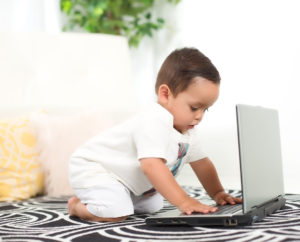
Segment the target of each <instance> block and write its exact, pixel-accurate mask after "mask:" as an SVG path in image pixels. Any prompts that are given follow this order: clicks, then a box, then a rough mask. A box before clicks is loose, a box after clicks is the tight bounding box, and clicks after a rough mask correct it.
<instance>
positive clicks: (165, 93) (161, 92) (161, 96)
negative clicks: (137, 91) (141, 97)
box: [157, 84, 172, 104]
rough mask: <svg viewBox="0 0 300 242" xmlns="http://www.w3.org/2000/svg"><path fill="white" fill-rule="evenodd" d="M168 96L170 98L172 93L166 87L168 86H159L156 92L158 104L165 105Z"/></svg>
mask: <svg viewBox="0 0 300 242" xmlns="http://www.w3.org/2000/svg"><path fill="white" fill-rule="evenodd" d="M170 96H172V92H171V90H170V88H169V87H168V85H166V84H162V85H160V86H159V88H158V91H157V98H158V102H159V103H161V104H166V103H168V101H169V99H170Z"/></svg>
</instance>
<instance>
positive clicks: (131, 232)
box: [0, 187, 300, 242]
mask: <svg viewBox="0 0 300 242" xmlns="http://www.w3.org/2000/svg"><path fill="white" fill-rule="evenodd" d="M184 189H185V190H186V191H187V192H188V193H189V194H190V195H191V196H193V197H195V198H197V199H200V200H202V201H205V200H207V199H208V198H207V195H206V194H205V192H204V191H203V190H202V189H198V188H192V187H185V188H184ZM227 192H229V193H231V194H233V195H235V196H237V195H240V193H239V191H232V190H228V191H227ZM286 198H287V204H286V207H285V208H284V209H283V210H280V211H278V212H277V213H275V214H273V215H272V216H269V217H267V218H265V219H264V220H263V221H261V222H259V223H255V224H253V225H252V226H244V227H235V228H223V227H189V226H169V227H168V226H165V227H150V226H147V225H146V224H145V222H144V219H145V218H146V217H147V216H149V215H147V214H142V215H134V216H130V217H129V218H128V219H127V220H126V221H124V222H122V223H95V222H86V221H82V220H80V219H78V218H75V217H70V216H69V215H68V213H67V206H66V202H67V198H49V197H39V198H34V199H30V200H27V201H23V202H16V203H0V238H1V239H2V242H5V241H10V242H12V241H22V242H26V241H49V242H50V241H85V242H92V241H108V242H110V241H176V240H177V241H300V195H287V196H286ZM168 209H171V206H170V205H169V204H168V203H167V202H165V206H164V209H163V210H162V211H166V210H168ZM1 239H0V241H1Z"/></svg>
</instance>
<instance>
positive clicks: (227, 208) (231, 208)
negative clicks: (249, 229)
mask: <svg viewBox="0 0 300 242" xmlns="http://www.w3.org/2000/svg"><path fill="white" fill-rule="evenodd" d="M217 207H218V211H216V212H214V213H212V214H232V213H235V212H238V211H240V210H242V204H236V205H224V206H217Z"/></svg>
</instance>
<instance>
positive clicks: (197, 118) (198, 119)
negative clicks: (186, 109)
mask: <svg viewBox="0 0 300 242" xmlns="http://www.w3.org/2000/svg"><path fill="white" fill-rule="evenodd" d="M202 117H203V113H202V112H201V113H200V112H199V113H198V114H197V115H196V116H195V119H196V121H197V122H198V123H199V122H200V121H201V119H202Z"/></svg>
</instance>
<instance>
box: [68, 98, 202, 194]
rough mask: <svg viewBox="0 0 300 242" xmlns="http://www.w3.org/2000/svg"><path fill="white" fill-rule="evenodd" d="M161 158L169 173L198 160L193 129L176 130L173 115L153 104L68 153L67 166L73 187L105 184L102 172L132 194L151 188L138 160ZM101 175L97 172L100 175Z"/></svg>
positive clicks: (197, 144)
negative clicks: (183, 131)
mask: <svg viewBox="0 0 300 242" xmlns="http://www.w3.org/2000/svg"><path fill="white" fill-rule="evenodd" d="M150 157H155V158H162V159H164V160H165V161H166V165H167V167H168V168H169V169H170V170H171V171H172V173H173V175H177V173H178V171H179V170H180V169H181V167H182V165H183V164H184V163H188V162H192V161H196V160H200V159H202V158H205V157H206V155H205V154H204V153H203V152H202V151H201V146H200V142H199V141H198V139H197V135H196V131H195V130H189V131H188V132H186V133H185V134H181V133H179V132H178V131H177V130H176V129H174V127H173V116H172V114H171V113H169V112H168V111H167V110H166V109H165V108H163V107H162V106H161V105H160V104H157V103H155V104H154V105H152V106H150V108H148V109H147V110H145V111H142V112H141V113H139V114H137V115H136V116H134V117H133V118H131V119H129V120H128V121H126V122H124V123H122V124H120V125H118V126H116V127H114V128H112V129H109V130H107V131H104V132H102V133H100V134H98V135H97V136H95V137H94V138H92V139H91V140H89V141H88V142H87V143H86V144H84V145H83V146H81V147H80V148H79V149H77V150H76V151H75V153H74V154H73V155H72V157H71V160H70V165H69V176H70V183H71V186H72V187H73V188H88V187H93V186H97V185H99V184H104V183H107V182H108V180H106V178H105V176H103V175H102V174H103V172H104V171H105V172H106V174H108V176H110V177H111V176H113V177H114V178H116V179H117V180H119V181H120V182H122V183H123V184H124V185H125V186H126V187H128V188H129V189H130V190H131V191H132V192H133V193H134V194H135V195H137V196H138V195H141V194H143V193H144V192H146V191H148V190H149V189H151V188H152V185H151V183H150V182H149V181H148V179H147V178H146V176H145V175H144V173H143V171H142V169H141V167H140V162H139V159H141V158H150ZM100 174H101V175H100Z"/></svg>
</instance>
